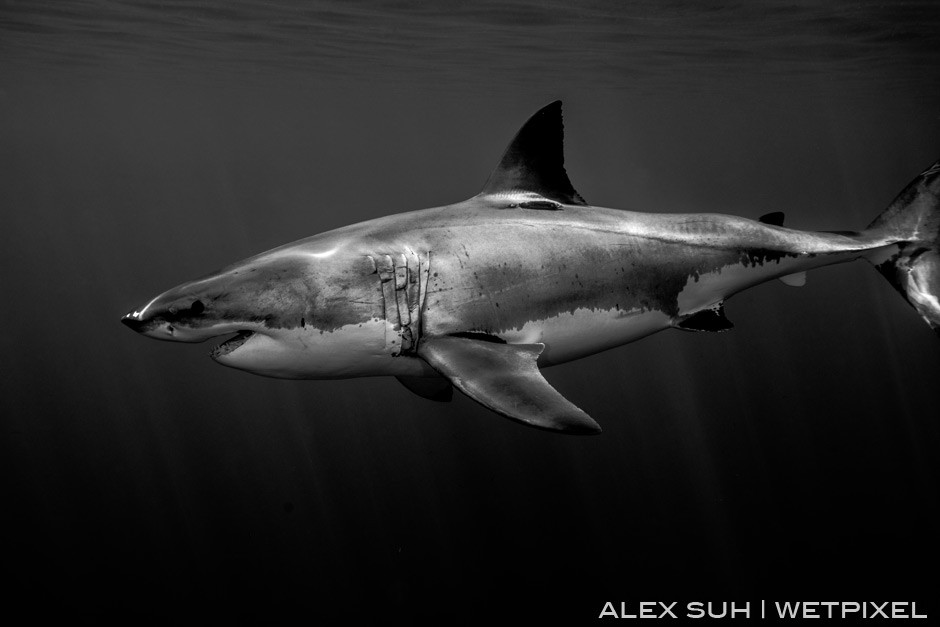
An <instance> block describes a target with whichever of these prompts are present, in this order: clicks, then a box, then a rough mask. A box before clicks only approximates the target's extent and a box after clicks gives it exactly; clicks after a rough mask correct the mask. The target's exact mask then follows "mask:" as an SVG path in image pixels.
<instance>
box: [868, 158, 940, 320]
mask: <svg viewBox="0 0 940 627" xmlns="http://www.w3.org/2000/svg"><path fill="white" fill-rule="evenodd" d="M866 233H868V234H871V235H877V236H879V237H884V238H886V239H888V240H891V241H894V242H896V244H895V245H893V246H891V247H890V248H888V249H887V250H888V251H889V252H888V253H887V256H886V254H885V253H884V252H882V253H880V254H873V255H871V256H870V257H869V259H870V261H872V263H874V264H875V266H876V267H877V268H878V270H879V271H880V272H881V273H882V274H883V275H884V276H885V278H887V279H888V281H890V282H891V284H892V285H893V286H894V287H895V289H897V290H898V291H899V292H901V295H902V296H904V298H905V299H906V300H907V302H909V303H910V304H911V306H913V307H914V309H916V310H917V312H918V313H919V314H920V315H921V317H922V318H923V319H924V320H926V321H927V324H929V325H930V327H931V328H932V329H933V330H934V331H936V332H937V334H938V335H940V161H937V162H936V163H934V164H933V165H932V166H930V167H929V168H927V169H926V170H924V171H923V172H922V173H921V174H920V175H919V176H918V177H917V178H915V179H914V180H913V181H912V182H911V183H910V184H909V185H908V186H907V187H905V188H904V190H903V191H902V192H901V193H900V194H898V197H897V198H895V199H894V202H892V203H891V205H890V206H888V208H887V209H885V210H884V212H883V213H882V214H881V215H880V216H878V217H877V218H875V221H874V222H872V223H871V224H870V225H868V229H867V230H866Z"/></svg>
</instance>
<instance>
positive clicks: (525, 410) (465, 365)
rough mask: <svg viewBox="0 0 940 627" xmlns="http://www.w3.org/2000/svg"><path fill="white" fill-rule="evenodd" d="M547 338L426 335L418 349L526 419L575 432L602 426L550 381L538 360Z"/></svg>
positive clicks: (479, 395)
mask: <svg viewBox="0 0 940 627" xmlns="http://www.w3.org/2000/svg"><path fill="white" fill-rule="evenodd" d="M543 348H545V346H544V345H543V344H499V343H496V342H487V341H483V340H476V339H468V338H463V337H436V338H423V339H422V340H421V344H420V345H419V347H418V355H419V356H420V357H422V358H423V359H424V360H425V361H426V362H428V363H429V364H430V365H431V366H432V367H433V368H434V369H435V370H437V371H438V372H440V373H441V374H442V375H444V376H445V377H447V378H448V379H450V382H451V383H453V384H454V385H455V386H456V387H457V389H458V390H460V391H461V392H463V393H464V394H466V395H467V396H469V397H470V398H472V399H473V400H475V401H476V402H478V403H480V404H481V405H483V406H484V407H486V408H488V409H491V410H493V411H495V412H496V413H498V414H501V415H503V416H506V417H507V418H509V419H511V420H516V421H518V422H522V423H524V424H527V425H530V426H533V427H538V428H540V429H548V430H550V431H561V432H564V433H572V434H594V433H600V431H601V428H600V426H599V425H598V424H597V423H596V422H594V420H593V419H592V418H591V417H590V416H588V415H587V414H586V413H584V412H583V411H581V410H580V409H578V408H577V407H575V405H574V404H572V403H571V402H570V401H568V400H567V399H566V398H565V397H564V396H562V395H561V394H559V393H558V391H557V390H556V389H555V388H553V387H552V386H550V385H549V384H548V381H546V380H545V379H544V378H543V377H542V374H541V373H540V372H539V369H538V366H537V365H536V360H537V359H538V356H539V354H541V352H542V349H543Z"/></svg>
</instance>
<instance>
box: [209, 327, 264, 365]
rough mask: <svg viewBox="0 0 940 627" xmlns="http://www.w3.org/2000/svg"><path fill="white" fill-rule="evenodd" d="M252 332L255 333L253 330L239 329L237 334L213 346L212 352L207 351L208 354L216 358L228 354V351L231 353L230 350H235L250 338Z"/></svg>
mask: <svg viewBox="0 0 940 627" xmlns="http://www.w3.org/2000/svg"><path fill="white" fill-rule="evenodd" d="M254 334H255V333H254V331H239V332H238V333H237V334H235V336H234V337H232V338H229V339H227V340H225V341H224V342H222V343H221V344H219V345H218V346H216V347H215V348H213V349H212V352H211V353H209V355H210V356H211V357H212V358H214V359H218V358H219V357H224V356H226V355H228V354H229V353H231V352H232V351H234V350H236V349H237V348H238V347H239V346H241V345H242V344H244V343H245V342H247V341H248V340H249V339H250V338H251V336H252V335H254Z"/></svg>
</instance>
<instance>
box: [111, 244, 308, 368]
mask: <svg viewBox="0 0 940 627" xmlns="http://www.w3.org/2000/svg"><path fill="white" fill-rule="evenodd" d="M311 265H312V264H311V262H310V260H308V259H306V258H304V257H303V256H299V255H295V256H291V255H279V256H277V257H273V258H264V257H260V258H253V259H249V260H246V261H244V262H240V263H238V264H235V265H233V266H229V267H228V268H224V269H222V270H220V271H218V272H215V273H213V274H210V275H208V276H205V277H203V278H200V279H197V280H195V281H189V282H187V283H183V284H181V285H178V286H176V287H174V288H172V289H170V290H167V291H166V292H163V293H162V294H160V295H159V296H157V297H156V298H153V299H152V300H150V301H149V302H148V303H147V304H145V305H143V306H141V307H138V308H136V309H134V310H133V311H131V312H130V313H128V314H126V315H125V316H124V317H123V318H122V319H121V322H123V323H124V324H125V325H127V326H128V327H130V328H131V329H133V330H134V331H137V332H138V333H140V334H142V335H145V336H147V337H151V338H154V339H158V340H167V341H171V342H203V341H205V340H208V339H212V338H216V337H220V336H230V337H229V338H228V339H227V340H226V341H224V342H222V343H221V344H219V345H218V346H216V347H215V348H214V349H213V350H212V352H211V356H212V358H213V359H214V360H216V361H217V362H219V363H221V364H224V365H226V366H232V367H235V368H240V369H243V370H250V371H253V372H259V373H261V374H273V375H274V376H277V373H276V372H274V373H269V372H267V371H266V366H265V364H267V363H268V362H270V361H272V360H274V359H276V358H277V357H278V356H282V355H283V354H284V353H286V352H289V351H290V349H291V343H290V339H291V337H292V336H296V334H297V330H303V329H305V328H306V327H307V325H308V323H309V324H310V325H314V324H315V323H316V320H315V315H312V314H313V312H312V311H310V307H309V305H310V303H313V302H314V301H315V295H316V294H315V292H316V288H315V272H313V271H312V270H313V268H312V267H311Z"/></svg>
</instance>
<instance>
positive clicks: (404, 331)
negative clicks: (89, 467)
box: [123, 102, 940, 433]
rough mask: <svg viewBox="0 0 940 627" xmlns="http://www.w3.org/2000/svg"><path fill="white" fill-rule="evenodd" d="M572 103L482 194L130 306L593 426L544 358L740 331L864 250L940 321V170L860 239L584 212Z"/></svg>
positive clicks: (195, 336) (244, 343) (170, 329)
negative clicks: (775, 291)
mask: <svg viewBox="0 0 940 627" xmlns="http://www.w3.org/2000/svg"><path fill="white" fill-rule="evenodd" d="M562 145H563V126H562V117H561V103H560V102H554V103H552V104H550V105H548V106H546V107H544V108H543V109H541V110H540V111H538V112H537V113H536V114H535V115H534V116H532V118H530V119H529V121H528V122H526V124H525V125H524V126H523V127H522V129H521V130H520V131H519V133H518V134H517V135H516V137H515V138H514V139H513V141H512V142H511V143H510V145H509V147H508V148H507V149H506V151H505V153H504V155H503V157H502V159H501V160H500V163H499V165H498V166H497V167H496V169H495V170H494V171H493V173H492V175H491V176H490V178H489V180H488V181H487V183H486V185H485V186H484V188H483V191H482V192H481V193H480V194H478V195H477V196H474V197H473V198H470V199H469V200H466V201H463V202H460V203H457V204H453V205H448V206H445V207H437V208H433V209H424V210H420V211H413V212H409V213H404V214H397V215H392V216H387V217H383V218H379V219H376V220H370V221H367V222H362V223H359V224H354V225H351V226H347V227H344V228H340V229H337V230H334V231H330V232H327V233H323V234H320V235H316V236H314V237H310V238H307V239H304V240H300V241H298V242H294V243H292V244H288V245H285V246H281V247H279V248H276V249H274V250H271V251H268V252H265V253H262V254H260V255H257V256H255V257H252V258H249V259H246V260H244V261H241V262H238V263H236V264H233V265H231V266H229V267H227V268H224V269H222V270H220V271H218V272H215V273H212V274H210V275H208V276H206V277H204V278H201V279H197V280H195V281H191V282H188V283H184V284H182V285H179V286H177V287H175V288H173V289H171V290H168V291H167V292H164V293H163V294H160V295H159V296H157V297H156V298H154V299H152V300H151V301H150V302H149V303H147V304H146V305H144V306H142V307H140V308H138V309H136V310H134V311H133V312H131V313H129V314H127V315H126V316H125V317H124V318H123V322H124V323H125V324H127V325H128V326H130V327H131V328H133V329H135V330H137V331H139V332H141V333H143V334H145V335H148V336H150V337H154V338H157V339H163V340H173V341H184V342H199V341H204V340H206V339H209V338H211V337H217V336H220V335H227V334H232V333H235V334H236V335H235V336H234V337H233V338H231V339H229V340H228V341H226V342H224V343H222V344H221V345H220V346H218V347H216V348H215V349H214V350H213V352H212V357H213V358H214V359H215V360H216V361H218V362H219V363H221V364H224V365H227V366H231V367H234V368H238V369H242V370H247V371H249V372H253V373H256V374H261V375H266V376H272V377H282V378H307V379H318V378H344V377H358V376H373V375H392V376H396V377H398V379H399V380H400V381H401V382H402V383H403V384H404V385H405V386H406V387H407V388H408V389H410V390H411V391H413V392H415V393H417V394H419V395H421V396H424V397H426V398H429V399H432V400H438V401H448V400H450V399H451V396H452V390H453V387H456V388H457V389H458V390H460V391H461V392H463V393H465V394H466V395H467V396H469V397H470V398H472V399H474V400H476V401H478V402H479V403H481V404H483V405H484V406H486V407H488V408H489V409H491V410H493V411H494V412H496V413H499V414H501V415H503V416H506V417H508V418H511V419H513V420H516V421H519V422H522V423H525V424H528V425H531V426H534V427H538V428H542V429H549V430H553V431H561V432H566V433H597V432H599V431H600V427H599V426H598V424H597V423H596V422H595V421H594V420H593V419H591V418H590V417H589V416H588V415H587V414H585V413H584V412H583V411H582V410H580V409H579V408H578V407H576V406H575V405H574V404H573V403H571V402H570V401H568V400H567V399H565V398H564V397H563V396H561V394H559V393H558V392H557V391H556V390H555V389H554V388H552V387H551V386H550V385H549V384H548V383H547V382H546V381H545V379H544V378H543V377H542V375H541V373H540V372H539V368H541V367H545V366H550V365H553V364H559V363H563V362H566V361H570V360H573V359H578V358H580V357H584V356H586V355H590V354H593V353H597V352H599V351H603V350H606V349H608V348H612V347H615V346H619V345H621V344H625V343H627V342H631V341H633V340H637V339H639V338H642V337H644V336H647V335H649V334H651V333H655V332H657V331H661V330H663V329H668V328H676V329H681V330H685V331H712V332H716V331H725V330H728V329H730V328H731V327H732V324H731V322H729V321H728V319H727V318H726V317H725V314H724V310H723V307H722V305H723V303H724V301H725V300H727V299H728V298H729V297H731V296H733V295H734V294H736V293H738V292H740V291H741V290H744V289H746V288H748V287H752V286H754V285H757V284H759V283H763V282H765V281H769V280H771V279H775V278H777V279H780V280H782V281H783V282H785V283H787V284H789V285H802V284H803V283H804V282H805V273H806V272H807V271H808V270H812V269H814V268H818V267H821V266H826V265H831V264H835V263H842V262H846V261H852V260H855V259H865V260H867V261H869V262H871V263H872V264H874V265H875V266H876V267H877V268H878V269H879V270H880V271H881V272H882V273H883V274H884V275H885V276H886V277H887V278H888V279H889V281H891V283H892V284H893V285H894V286H895V287H896V288H897V289H898V290H899V291H900V292H901V294H902V295H903V296H904V297H905V298H906V299H907V300H908V302H909V303H910V304H911V305H912V306H913V307H914V308H915V309H916V310H917V311H918V313H920V315H921V316H922V317H923V318H924V319H925V320H926V321H927V323H928V324H930V326H931V327H933V328H934V329H935V330H940V302H938V295H940V241H938V232H940V208H938V194H940V162H938V163H936V164H934V165H933V166H931V167H930V168H928V169H927V170H925V171H924V172H923V173H922V174H920V175H919V176H918V177H917V178H916V179H914V181H913V182H912V183H911V184H910V185H908V186H907V187H906V188H905V189H904V190H903V191H902V192H901V194H900V195H899V196H898V197H897V199H895V201H894V202H893V203H892V204H891V205H890V206H889V207H888V209H886V210H885V211H884V212H883V213H882V214H881V215H880V216H879V217H878V218H877V219H876V220H875V221H874V222H872V224H871V225H869V227H868V228H866V229H865V230H864V231H861V232H839V233H820V232H807V231H799V230H794V229H788V228H785V227H783V215H782V214H780V213H774V214H768V215H766V216H764V217H763V218H761V220H760V221H753V220H748V219H744V218H738V217H734V216H726V215H718V214H669V215H663V214H649V213H637V212H629V211H622V210H617V209H605V208H601V207H593V206H590V205H588V204H587V203H586V202H585V201H584V199H583V198H582V197H581V196H580V194H578V193H577V192H576V191H575V189H574V187H573V186H572V184H571V182H570V181H569V180H568V176H567V174H566V172H565V169H564V154H563V147H562Z"/></svg>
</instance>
